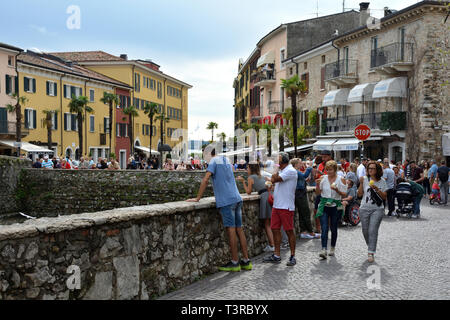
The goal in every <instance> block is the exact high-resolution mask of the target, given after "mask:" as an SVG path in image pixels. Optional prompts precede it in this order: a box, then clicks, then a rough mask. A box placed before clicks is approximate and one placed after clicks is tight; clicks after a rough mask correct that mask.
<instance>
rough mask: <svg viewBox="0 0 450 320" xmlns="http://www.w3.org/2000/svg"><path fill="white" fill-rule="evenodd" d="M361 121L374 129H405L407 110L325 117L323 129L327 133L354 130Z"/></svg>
mask: <svg viewBox="0 0 450 320" xmlns="http://www.w3.org/2000/svg"><path fill="white" fill-rule="evenodd" d="M361 123H364V124H366V125H368V126H369V127H370V128H371V129H372V130H375V129H378V130H383V131H404V130H406V127H407V122H406V112H380V113H368V114H359V115H352V116H345V117H339V118H330V119H325V120H323V129H324V130H325V133H329V132H344V131H350V132H352V131H353V130H354V129H355V128H356V127H357V126H358V125H359V124H361ZM322 133H323V132H322Z"/></svg>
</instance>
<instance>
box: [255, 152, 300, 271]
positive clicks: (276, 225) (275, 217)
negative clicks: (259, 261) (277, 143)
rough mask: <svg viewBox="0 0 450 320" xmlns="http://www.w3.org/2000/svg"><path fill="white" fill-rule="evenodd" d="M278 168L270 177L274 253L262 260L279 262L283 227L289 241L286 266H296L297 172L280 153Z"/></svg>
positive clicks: (287, 158) (283, 154)
mask: <svg viewBox="0 0 450 320" xmlns="http://www.w3.org/2000/svg"><path fill="white" fill-rule="evenodd" d="M279 163H280V168H279V171H277V172H276V173H275V174H273V175H272V179H271V182H272V184H274V185H275V191H274V194H273V198H274V203H273V208H272V222H271V228H272V232H273V238H274V242H275V252H274V253H273V254H272V255H271V256H267V257H265V258H264V259H263V261H264V262H270V263H280V262H281V254H280V250H281V226H283V229H284V231H285V232H286V234H287V236H288V239H289V248H290V250H291V256H290V258H289V261H288V262H287V265H288V266H294V265H296V264H297V261H296V259H295V243H296V239H295V233H294V212H295V189H296V187H297V171H296V170H295V169H294V168H293V167H292V165H291V164H289V155H288V154H287V153H285V152H281V153H280V155H279Z"/></svg>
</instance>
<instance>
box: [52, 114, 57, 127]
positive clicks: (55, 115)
mask: <svg viewBox="0 0 450 320" xmlns="http://www.w3.org/2000/svg"><path fill="white" fill-rule="evenodd" d="M53 116H54V117H55V127H54V129H55V130H58V114H57V113H54V114H53Z"/></svg>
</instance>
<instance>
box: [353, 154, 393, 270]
mask: <svg viewBox="0 0 450 320" xmlns="http://www.w3.org/2000/svg"><path fill="white" fill-rule="evenodd" d="M359 182H360V184H359V188H358V197H361V196H362V197H363V198H362V201H361V206H360V208H359V215H360V217H361V225H362V232H363V235H364V239H365V240H366V244H367V246H368V261H369V262H370V263H372V262H374V261H375V258H374V255H375V253H376V250H377V241H378V229H379V228H380V224H381V220H382V219H383V216H384V201H386V199H387V184H386V181H385V180H384V179H383V168H382V167H381V165H380V164H379V163H377V162H376V161H370V162H369V164H368V165H367V175H365V176H362V177H361V178H360V180H359Z"/></svg>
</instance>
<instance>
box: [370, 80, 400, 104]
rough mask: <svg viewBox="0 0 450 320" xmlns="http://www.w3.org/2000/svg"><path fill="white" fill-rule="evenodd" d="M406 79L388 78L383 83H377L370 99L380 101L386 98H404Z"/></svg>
mask: <svg viewBox="0 0 450 320" xmlns="http://www.w3.org/2000/svg"><path fill="white" fill-rule="evenodd" d="M407 81H408V78H406V77H399V78H390V79H386V80H383V81H380V82H378V83H377V84H376V85H375V88H374V89H373V95H372V98H374V99H380V98H387V97H399V98H406V97H407V92H406V83H407Z"/></svg>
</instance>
